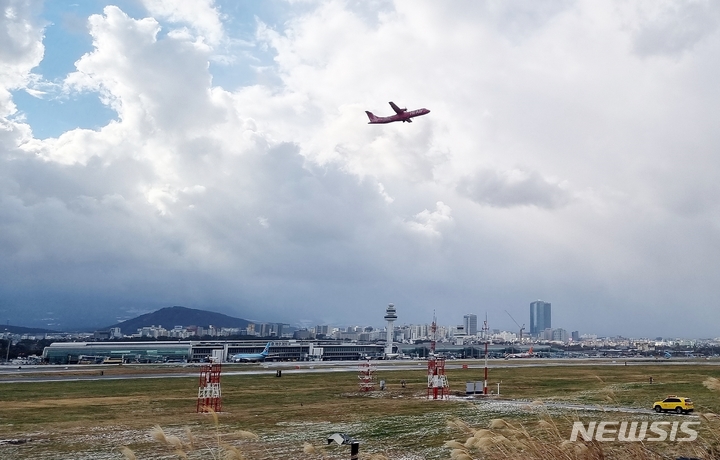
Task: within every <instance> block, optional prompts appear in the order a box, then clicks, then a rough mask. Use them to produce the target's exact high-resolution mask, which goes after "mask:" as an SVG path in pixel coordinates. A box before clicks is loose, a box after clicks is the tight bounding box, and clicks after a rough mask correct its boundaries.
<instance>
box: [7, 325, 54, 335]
mask: <svg viewBox="0 0 720 460" xmlns="http://www.w3.org/2000/svg"><path fill="white" fill-rule="evenodd" d="M6 331H7V332H10V333H12V334H57V333H58V331H53V330H50V329H42V328H39V327H22V326H10V325H7V326H0V333H3V332H6Z"/></svg>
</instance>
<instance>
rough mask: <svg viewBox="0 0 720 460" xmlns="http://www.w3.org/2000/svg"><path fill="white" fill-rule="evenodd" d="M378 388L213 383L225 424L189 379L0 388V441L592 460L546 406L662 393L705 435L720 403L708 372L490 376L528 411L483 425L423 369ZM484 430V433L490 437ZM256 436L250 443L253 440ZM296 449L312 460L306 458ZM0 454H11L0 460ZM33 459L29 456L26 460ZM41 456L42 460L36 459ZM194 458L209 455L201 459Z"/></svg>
mask: <svg viewBox="0 0 720 460" xmlns="http://www.w3.org/2000/svg"><path fill="white" fill-rule="evenodd" d="M481 372H482V370H477V369H471V370H460V369H457V370H455V369H451V370H448V378H449V381H450V384H451V389H459V388H463V389H464V384H463V383H464V382H465V381H466V380H477V379H478V376H479V375H481ZM650 375H652V376H653V377H654V381H655V383H654V384H652V385H650V384H649V383H648V376H650ZM378 377H379V378H383V379H384V380H386V382H387V387H388V389H387V390H386V391H385V392H374V393H367V394H361V393H359V392H358V391H357V388H358V387H357V375H356V374H355V373H353V372H348V373H331V374H292V373H289V372H288V373H284V374H283V377H282V378H275V377H274V376H265V375H260V376H242V375H241V376H229V377H225V376H223V413H221V414H207V415H202V414H196V413H195V402H196V398H195V397H196V395H197V378H195V377H193V378H169V379H155V380H126V381H110V380H108V381H96V382H61V383H47V384H46V383H37V384H3V391H2V393H0V402H2V404H0V438H13V437H32V438H33V439H34V440H36V441H34V443H35V444H33V443H29V445H28V446H27V447H18V448H17V450H16V451H14V452H21V453H22V454H23V455H24V456H16V457H15V458H81V457H79V456H77V455H75V454H76V453H78V452H93V451H98V450H101V451H107V452H114V453H115V457H113V458H118V457H120V455H124V456H125V458H128V459H129V458H132V457H130V456H128V454H127V453H125V452H126V451H123V450H121V448H118V447H117V446H125V447H126V448H127V449H128V450H131V451H133V452H134V455H136V456H137V458H143V459H146V458H155V457H153V456H152V455H151V454H152V452H157V451H158V449H159V446H162V449H163V452H164V453H165V454H166V455H167V456H173V455H174V456H175V458H177V457H180V458H182V455H181V454H180V452H183V453H184V454H185V455H186V456H188V458H191V459H193V458H212V457H211V456H209V452H214V453H215V454H216V455H221V454H222V455H223V456H227V457H228V458H240V457H238V455H240V454H242V455H245V457H246V458H253V459H255V458H257V459H263V458H280V457H285V458H297V455H304V456H305V457H306V458H344V457H346V456H347V451H346V449H345V447H346V446H341V447H337V448H335V449H334V450H333V449H332V448H328V447H327V446H325V445H323V442H324V436H325V435H327V434H330V433H332V432H335V431H343V432H348V433H352V434H353V435H355V436H356V437H359V438H361V439H362V440H363V447H362V449H361V451H362V454H363V455H364V456H365V457H364V458H369V457H368V456H369V455H371V454H372V455H376V456H379V457H377V458H382V456H386V457H389V458H399V457H401V456H402V457H405V458H412V459H420V458H448V456H450V455H455V457H454V458H465V457H463V455H469V456H471V458H483V457H479V456H481V455H486V453H485V450H487V449H490V450H492V451H493V452H495V451H497V452H506V453H507V455H517V454H518V451H516V450H514V449H516V447H517V445H516V444H517V443H518V442H521V441H522V443H528V442H529V441H528V440H527V439H528V438H524V437H521V436H519V435H518V433H522V432H526V433H528V434H529V435H530V436H531V437H532V438H533V439H537V440H538V441H537V442H542V443H546V444H538V446H540V447H542V448H543V449H546V450H547V452H551V453H553V454H554V455H558V457H555V458H567V459H575V458H578V459H579V458H588V459H592V458H595V457H592V456H590V455H594V454H593V452H596V449H595V447H593V446H592V445H591V444H590V445H586V444H584V443H582V444H578V443H568V442H565V441H567V438H568V435H569V428H568V427H569V426H570V425H571V424H572V419H568V420H563V419H562V417H558V415H557V413H553V414H552V416H550V415H548V416H543V415H542V414H543V413H548V412H547V411H548V410H550V408H551V407H552V403H554V402H572V403H582V404H586V405H590V406H592V405H598V406H607V405H610V406H617V407H636V408H649V407H650V404H651V402H652V401H655V400H657V399H659V398H662V397H665V396H667V394H681V395H686V396H690V397H691V398H692V399H693V400H694V401H695V407H696V410H697V411H698V412H701V413H704V418H703V421H704V424H707V425H708V426H709V424H710V423H717V417H716V416H715V415H714V414H716V413H720V400H719V398H718V394H717V392H716V391H717V390H716V387H713V385H712V382H713V381H714V382H716V383H717V381H718V377H720V369H716V368H715V366H712V367H710V366H700V365H698V366H664V365H661V364H658V365H656V364H652V365H643V366H640V365H636V366H593V365H588V366H577V367H575V366H573V367H570V366H568V367H534V368H521V367H517V368H509V369H491V372H490V379H491V380H490V384H491V387H492V385H493V382H495V381H500V380H502V384H501V392H502V395H503V397H507V398H514V399H522V400H524V401H527V403H526V405H527V408H526V409H519V410H518V412H517V413H513V414H507V413H494V414H484V415H483V414H478V413H477V411H476V410H475V407H474V406H471V405H469V404H468V403H467V402H464V401H445V402H432V401H430V402H429V401H426V400H425V398H424V395H425V387H424V386H425V381H426V380H425V379H426V375H425V370H424V369H423V368H420V369H419V370H417V371H392V372H391V371H381V372H379V374H378ZM402 379H404V380H406V381H407V383H408V386H407V388H405V389H403V388H401V386H400V380H402ZM519 407H521V406H519ZM543 411H545V412H543ZM538 413H540V415H538ZM449 418H450V419H451V420H452V421H451V422H450V423H449V424H448V425H447V427H446V426H445V422H444V421H445V420H446V419H449ZM493 419H494V420H495V421H494V422H493V423H494V426H493V427H490V426H489V424H490V421H491V420H493ZM463 420H465V421H463ZM453 424H454V425H453ZM506 424H507V426H505V425H506ZM155 425H157V427H158V428H159V427H162V428H161V431H162V433H163V436H164V438H163V437H162V436H160V434H159V433H157V435H153V434H151V430H153V428H154V427H155ZM89 427H96V428H92V429H90V428H89ZM448 432H451V433H461V434H462V436H463V437H458V438H456V439H454V440H453V441H454V442H456V443H458V444H453V445H452V448H450V447H443V443H444V442H445V441H446V440H447V439H448V435H447V434H448ZM516 432H517V433H516ZM156 436H157V437H156ZM254 436H257V437H258V438H259V439H257V440H253V439H251V438H253V437H254ZM458 436H459V435H458ZM471 438H472V439H471ZM705 439H706V441H707V443H708V445H710V444H712V442H711V441H712V436H711V435H710V434H708V433H706V438H705ZM716 444H717V443H716ZM306 445H309V446H310V447H312V448H313V449H314V451H312V452H306ZM34 446H37V447H34ZM2 448H3V449H4V447H2ZM670 448H672V446H670ZM22 449H25V450H22ZM33 449H34V450H33ZM43 449H45V450H43ZM218 449H220V450H218ZM308 449H310V448H309V447H308ZM343 449H345V450H343ZM484 449H485V450H484ZM593 449H595V450H593ZM626 449H636V448H635V447H627V446H626ZM703 449H705V451H708V452H709V451H711V450H710V448H705V447H703ZM671 450H672V449H671ZM453 451H455V453H454V454H453ZM5 452H9V451H8V450H5V451H2V450H0V458H2V457H3V456H4V453H5ZM36 452H38V453H39V454H37V455H35V453H36ZM43 452H45V454H43V455H46V456H45V457H43V456H42V455H40V454H42V453H43ZM48 452H55V453H56V454H55V455H56V456H55V457H52V456H47V455H51V454H49V453H48ZM203 452H205V453H207V455H208V456H206V457H203V456H202V454H203ZM523 452H524V451H523ZM618 452H620V451H618ZM278 453H280V455H278ZM626 453H628V455H636V457H628V458H631V459H633V458H638V459H639V458H648V459H650V458H656V457H652V456H650V457H638V456H637V455H641V454H638V453H635V452H634V451H630V450H628V451H627V452H626ZM581 454H582V455H587V456H586V457H581V456H580V455H581ZM413 455H415V456H414V457H413ZM232 456H235V457H232ZM690 456H692V455H690ZM5 458H13V457H12V456H11V457H5ZM84 458H93V456H92V455H91V456H89V457H84ZM95 458H101V457H95ZM103 458H110V457H103ZM166 458H169V457H166ZM218 458H221V457H218ZM487 458H502V457H487ZM504 458H517V457H512V456H509V457H504ZM528 458H530V459H532V458H533V457H528ZM537 458H543V457H537ZM546 458H551V457H549V456H548V457H546ZM607 458H612V457H607ZM617 458H620V457H617Z"/></svg>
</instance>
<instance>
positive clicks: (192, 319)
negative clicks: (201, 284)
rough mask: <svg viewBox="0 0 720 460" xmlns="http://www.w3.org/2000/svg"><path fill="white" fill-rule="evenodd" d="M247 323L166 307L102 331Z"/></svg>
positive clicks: (241, 326)
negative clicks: (114, 328) (117, 328)
mask: <svg viewBox="0 0 720 460" xmlns="http://www.w3.org/2000/svg"><path fill="white" fill-rule="evenodd" d="M249 322H250V321H248V320H246V319H242V318H234V317H232V316H228V315H223V314H222V313H215V312H213V311H206V310H197V309H195V308H186V307H166V308H161V309H160V310H157V311H154V312H152V313H146V314H144V315H140V316H138V317H136V318H132V319H129V320H126V321H123V322H121V323H117V324H113V325H112V326H108V327H106V328H104V329H110V328H113V327H119V328H120V330H121V331H122V333H123V334H133V333H135V332H137V330H138V329H140V328H142V327H148V326H162V327H164V328H165V329H172V328H173V327H175V326H202V327H208V326H214V327H237V328H240V329H244V328H246V327H247V325H248V323H249Z"/></svg>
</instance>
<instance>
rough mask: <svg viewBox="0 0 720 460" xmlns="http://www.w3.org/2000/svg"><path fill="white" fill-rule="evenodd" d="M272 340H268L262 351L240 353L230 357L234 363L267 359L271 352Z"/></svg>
mask: <svg viewBox="0 0 720 460" xmlns="http://www.w3.org/2000/svg"><path fill="white" fill-rule="evenodd" d="M271 346H272V342H268V343H267V345H265V349H264V350H263V351H262V352H260V353H238V354H235V355H232V356H231V357H230V361H232V362H234V363H255V362H258V361H265V358H267V356H268V354H270V347H271Z"/></svg>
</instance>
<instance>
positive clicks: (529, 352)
mask: <svg viewBox="0 0 720 460" xmlns="http://www.w3.org/2000/svg"><path fill="white" fill-rule="evenodd" d="M528 354H529V355H531V354H533V351H532V347H530V349H529V350H528Z"/></svg>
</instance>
